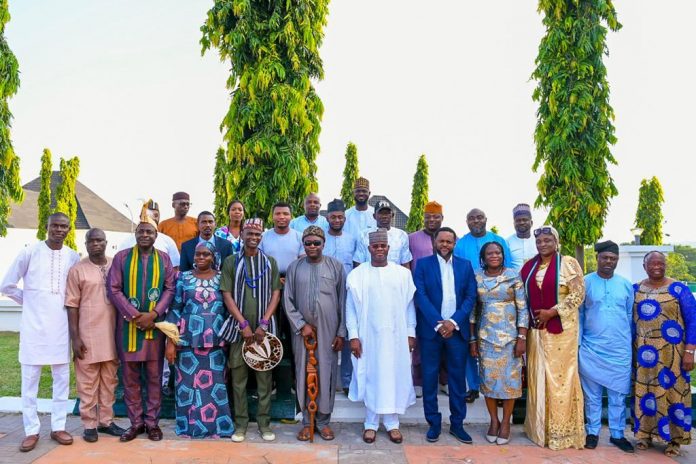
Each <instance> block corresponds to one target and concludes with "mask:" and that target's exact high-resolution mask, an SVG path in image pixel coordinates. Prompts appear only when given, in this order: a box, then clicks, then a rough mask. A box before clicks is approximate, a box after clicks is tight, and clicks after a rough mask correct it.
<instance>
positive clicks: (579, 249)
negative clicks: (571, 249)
mask: <svg viewBox="0 0 696 464" xmlns="http://www.w3.org/2000/svg"><path fill="white" fill-rule="evenodd" d="M575 259H577V260H578V263H580V268H581V269H582V272H583V273H584V272H585V247H584V246H582V245H577V246H576V247H575Z"/></svg>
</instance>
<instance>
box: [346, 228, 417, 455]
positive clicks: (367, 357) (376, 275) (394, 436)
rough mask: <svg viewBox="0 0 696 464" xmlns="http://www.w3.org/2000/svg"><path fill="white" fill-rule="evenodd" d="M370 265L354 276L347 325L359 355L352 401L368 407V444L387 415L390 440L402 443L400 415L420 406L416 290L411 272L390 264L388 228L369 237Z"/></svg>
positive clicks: (355, 353) (353, 348) (354, 352)
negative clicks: (414, 361)
mask: <svg viewBox="0 0 696 464" xmlns="http://www.w3.org/2000/svg"><path fill="white" fill-rule="evenodd" d="M369 241H370V244H369V247H368V249H369V252H370V256H371V260H370V263H369V264H363V265H362V266H359V267H358V268H356V269H354V270H353V271H352V272H351V273H350V274H348V281H347V287H348V296H347V301H346V326H347V329H348V337H349V338H350V347H351V353H352V355H353V358H352V359H353V378H352V380H351V383H350V392H349V394H348V397H349V398H350V399H351V400H352V401H363V402H364V403H365V408H366V410H367V411H366V414H365V430H364V432H363V440H364V441H365V442H366V443H373V442H374V441H375V438H376V436H377V429H378V428H379V416H380V415H381V416H382V421H383V422H384V427H385V428H386V429H387V434H388V435H389V440H391V441H392V442H394V443H401V442H402V440H403V437H402V435H401V432H400V431H399V416H398V415H399V414H403V413H404V412H406V408H408V407H409V406H410V405H412V404H414V403H415V402H416V393H415V391H414V389H413V380H412V377H411V354H410V351H413V348H414V346H415V342H416V339H415V336H416V310H415V307H414V305H413V295H414V293H415V291H416V287H415V285H414V284H413V279H412V277H411V272H409V270H408V269H406V268H405V267H403V266H399V265H398V264H395V263H392V262H388V261H387V256H388V254H389V244H388V236H387V231H386V229H377V230H376V231H375V232H372V233H370V234H369Z"/></svg>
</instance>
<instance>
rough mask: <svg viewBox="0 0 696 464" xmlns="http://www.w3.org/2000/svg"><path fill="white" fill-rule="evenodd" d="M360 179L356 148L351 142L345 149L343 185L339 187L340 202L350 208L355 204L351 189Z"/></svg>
mask: <svg viewBox="0 0 696 464" xmlns="http://www.w3.org/2000/svg"><path fill="white" fill-rule="evenodd" d="M358 177H360V174H359V170H358V147H356V146H355V144H354V143H353V142H348V146H347V147H346V165H345V167H344V168H343V185H342V186H341V200H343V203H345V204H346V208H350V207H351V206H353V205H354V204H355V199H354V198H353V187H354V186H355V181H356V180H357V179H358Z"/></svg>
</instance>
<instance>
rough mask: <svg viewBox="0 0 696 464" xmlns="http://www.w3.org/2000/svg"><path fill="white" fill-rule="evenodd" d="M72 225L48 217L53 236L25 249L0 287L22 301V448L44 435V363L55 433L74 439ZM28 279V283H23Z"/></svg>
mask: <svg viewBox="0 0 696 464" xmlns="http://www.w3.org/2000/svg"><path fill="white" fill-rule="evenodd" d="M69 230H70V222H69V220H68V217H67V216H66V215H64V214H62V213H55V214H52V215H51V216H50V217H49V218H48V240H46V241H45V242H39V243H37V244H35V245H33V246H30V247H26V248H24V249H22V251H20V253H19V255H18V256H17V258H16V259H15V261H14V263H12V266H10V268H9V269H8V271H7V274H6V275H5V277H4V279H3V280H2V283H1V284H0V292H1V293H3V294H5V295H6V296H8V297H9V298H11V299H12V300H14V301H15V302H16V303H17V304H20V305H22V322H21V325H20V329H19V363H20V364H21V366H22V419H23V422H24V433H25V434H26V438H25V439H24V441H23V442H22V445H21V446H20V451H31V450H32V449H34V447H35V446H36V442H37V441H38V439H39V429H40V427H41V424H40V422H39V416H38V415H37V412H36V396H37V394H38V390H39V378H40V377H41V368H42V367H43V366H46V365H48V366H51V374H52V376H53V404H52V410H51V430H52V432H51V438H52V439H54V440H56V441H57V442H59V443H60V444H63V445H68V444H70V443H72V437H71V436H70V434H69V433H68V432H66V431H65V418H66V415H67V403H68V393H69V389H70V337H69V331H68V313H67V311H66V310H65V307H64V305H63V303H64V300H65V289H66V282H67V278H68V271H69V270H70V268H71V267H72V266H73V265H74V264H75V263H77V262H78V261H79V260H80V255H78V254H77V253H76V252H75V251H74V250H71V249H70V248H68V247H66V246H63V241H64V240H65V237H66V235H67V233H68V231H69ZM20 280H22V281H23V288H20V287H19V286H18V283H19V281H20Z"/></svg>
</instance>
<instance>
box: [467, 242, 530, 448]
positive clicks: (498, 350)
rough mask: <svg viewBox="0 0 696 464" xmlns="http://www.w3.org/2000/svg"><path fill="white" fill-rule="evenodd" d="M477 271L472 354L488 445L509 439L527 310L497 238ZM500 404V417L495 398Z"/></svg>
mask: <svg viewBox="0 0 696 464" xmlns="http://www.w3.org/2000/svg"><path fill="white" fill-rule="evenodd" d="M480 260H481V270H479V271H476V287H477V290H478V301H477V304H476V306H475V307H474V310H473V311H472V312H471V316H470V317H469V322H470V326H471V327H470V331H471V338H470V341H469V349H470V351H471V356H473V357H478V358H479V374H480V377H481V394H483V396H484V397H485V398H486V408H488V414H489V415H490V417H491V423H490V426H489V427H488V432H486V440H487V441H488V442H489V443H494V442H495V443H497V444H499V445H505V444H507V443H508V441H509V440H510V421H511V418H512V410H513V408H514V406H515V398H519V397H520V396H522V355H523V354H524V352H525V350H526V347H527V342H526V340H527V338H526V336H527V327H528V326H529V312H528V310H527V302H526V300H525V294H524V286H523V285H522V281H521V280H520V277H519V275H518V274H517V272H515V271H514V270H513V269H509V268H506V267H505V266H504V265H503V263H504V261H505V252H504V251H503V247H502V246H501V245H500V244H499V243H498V242H488V243H486V244H485V245H483V247H481V253H480ZM498 400H502V402H503V420H502V422H501V421H500V420H499V419H498V405H497V401H498Z"/></svg>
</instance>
